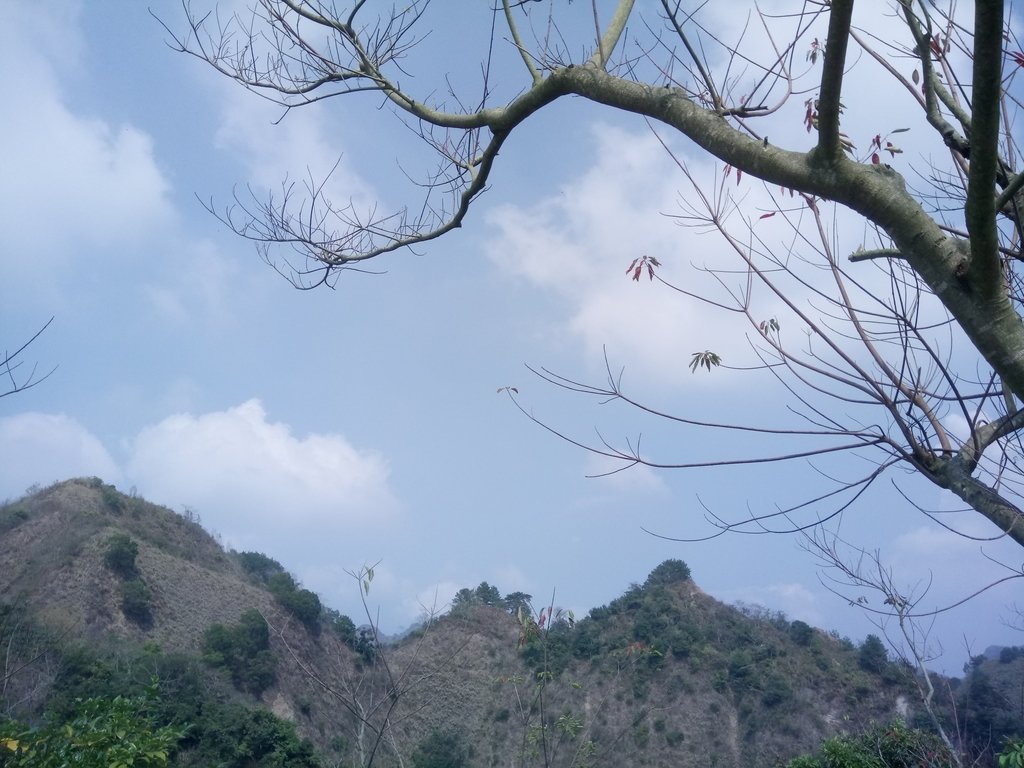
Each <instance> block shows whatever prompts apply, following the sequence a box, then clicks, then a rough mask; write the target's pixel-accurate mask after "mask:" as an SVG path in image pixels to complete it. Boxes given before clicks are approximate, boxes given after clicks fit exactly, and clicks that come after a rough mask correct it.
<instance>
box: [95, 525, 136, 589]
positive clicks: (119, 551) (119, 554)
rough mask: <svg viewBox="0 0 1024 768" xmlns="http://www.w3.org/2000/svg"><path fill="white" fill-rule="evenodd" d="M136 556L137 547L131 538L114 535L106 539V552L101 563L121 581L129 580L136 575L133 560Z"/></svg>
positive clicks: (123, 535)
mask: <svg viewBox="0 0 1024 768" xmlns="http://www.w3.org/2000/svg"><path fill="white" fill-rule="evenodd" d="M138 554H139V545H138V544H136V543H135V542H134V541H133V540H132V537H131V536H128V535H127V534H124V533H115V534H114V535H113V536H111V537H110V538H109V539H107V551H106V553H105V554H104V555H103V562H104V564H105V565H106V566H107V568H109V569H110V570H112V571H113V572H114V573H116V574H117V575H118V576H120V577H121V578H122V579H131V578H133V577H135V576H136V575H137V573H138V571H137V569H136V567H135V558H136V556H137V555H138Z"/></svg>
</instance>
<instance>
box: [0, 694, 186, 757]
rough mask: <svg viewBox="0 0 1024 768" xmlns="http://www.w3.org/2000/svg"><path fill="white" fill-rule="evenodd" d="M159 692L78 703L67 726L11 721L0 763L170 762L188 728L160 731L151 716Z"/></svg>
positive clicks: (0, 728) (0, 740)
mask: <svg viewBox="0 0 1024 768" xmlns="http://www.w3.org/2000/svg"><path fill="white" fill-rule="evenodd" d="M154 697H155V692H154V693H152V694H151V695H149V696H147V697H144V698H143V697H140V698H136V699H128V698H123V697H121V696H118V697H116V698H114V699H112V700H111V699H103V698H91V699H86V700H84V701H79V702H78V704H77V706H76V709H75V712H74V714H73V716H72V718H71V719H70V720H69V721H68V722H67V723H58V722H52V723H51V724H49V725H47V726H46V727H44V728H40V729H38V730H32V731H24V732H20V730H19V729H17V728H16V726H15V725H14V724H13V723H7V724H6V725H0V749H3V750H4V752H5V753H6V756H4V757H0V764H3V765H5V766H11V768H63V767H64V766H70V765H74V766H81V767H82V768H108V766H137V767H138V768H151V767H152V766H162V765H167V764H168V759H169V757H170V753H171V751H172V750H173V749H174V748H175V746H176V745H177V743H178V742H179V741H181V740H182V739H183V738H184V736H185V729H184V728H180V727H172V726H169V725H164V726H161V727H157V725H156V723H155V722H154V718H153V717H152V716H151V715H150V714H149V713H150V711H151V709H152V708H153V706H154V704H155V703H156V702H155V698H154Z"/></svg>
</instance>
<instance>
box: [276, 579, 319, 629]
mask: <svg viewBox="0 0 1024 768" xmlns="http://www.w3.org/2000/svg"><path fill="white" fill-rule="evenodd" d="M267 589H269V590H270V593H271V594H272V595H273V596H274V599H275V600H277V602H278V604H279V605H280V606H281V607H282V608H284V609H285V610H286V611H288V612H289V613H290V614H292V616H294V617H295V618H297V619H298V620H299V621H301V622H302V623H303V624H304V625H305V626H306V628H307V629H309V630H310V631H311V632H314V633H316V632H319V631H320V614H321V613H322V611H323V606H322V605H321V604H320V598H319V597H317V595H316V593H315V592H311V591H310V590H308V589H300V588H299V586H298V585H297V584H296V583H295V579H294V578H292V576H291V574H289V573H287V572H282V573H275V574H273V575H272V576H271V577H270V578H269V579H268V580H267Z"/></svg>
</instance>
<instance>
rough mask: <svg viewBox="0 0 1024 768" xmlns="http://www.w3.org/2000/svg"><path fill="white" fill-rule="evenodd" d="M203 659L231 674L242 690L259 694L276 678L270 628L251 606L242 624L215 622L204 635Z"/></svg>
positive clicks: (243, 615) (240, 621)
mask: <svg viewBox="0 0 1024 768" xmlns="http://www.w3.org/2000/svg"><path fill="white" fill-rule="evenodd" d="M203 660H204V661H205V662H206V663H207V664H209V665H211V666H214V667H223V668H225V669H227V670H228V672H230V673H231V680H232V682H233V683H234V684H235V687H236V688H238V689H239V690H241V691H248V692H249V693H252V694H253V695H255V696H259V695H260V694H261V693H263V691H265V690H266V689H267V688H269V687H270V686H271V685H272V684H273V683H274V680H275V679H276V673H275V669H274V666H275V663H274V655H273V654H272V653H271V652H270V630H269V628H268V627H267V622H266V620H265V619H264V618H263V617H262V616H261V615H260V613H259V611H256V610H254V609H250V610H248V611H246V612H245V613H243V614H242V617H241V619H240V620H239V622H238V624H236V625H235V626H234V627H226V626H224V625H223V624H213V625H211V626H210V628H209V629H207V630H206V633H205V634H204V635H203Z"/></svg>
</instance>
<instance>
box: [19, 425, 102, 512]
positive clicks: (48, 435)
mask: <svg viewBox="0 0 1024 768" xmlns="http://www.w3.org/2000/svg"><path fill="white" fill-rule="evenodd" d="M0 453H3V455H4V460H3V461H2V462H0V489H2V491H0V492H2V494H3V495H4V496H8V497H10V496H15V495H18V494H20V493H22V492H24V490H25V489H26V488H27V487H28V486H30V485H33V484H48V483H51V482H53V481H56V480H66V479H67V478H70V477H83V476H96V477H101V478H103V479H104V480H107V481H109V482H113V483H119V482H120V481H121V472H120V470H119V469H118V467H117V463H116V462H115V461H114V459H113V458H112V457H111V456H110V454H109V453H108V452H107V450H106V448H104V447H103V445H102V444H101V443H100V441H99V440H97V439H96V437H94V436H93V435H92V433H90V432H89V430H88V429H86V428H85V427H84V426H83V425H82V424H80V423H79V422H78V421H76V420H75V419H73V418H70V417H68V416H65V415H63V414H48V413H20V414H18V415H16V416H9V417H7V418H4V419H0Z"/></svg>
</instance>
